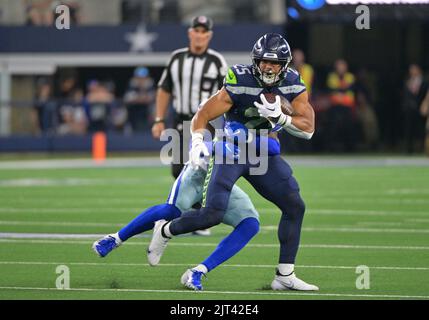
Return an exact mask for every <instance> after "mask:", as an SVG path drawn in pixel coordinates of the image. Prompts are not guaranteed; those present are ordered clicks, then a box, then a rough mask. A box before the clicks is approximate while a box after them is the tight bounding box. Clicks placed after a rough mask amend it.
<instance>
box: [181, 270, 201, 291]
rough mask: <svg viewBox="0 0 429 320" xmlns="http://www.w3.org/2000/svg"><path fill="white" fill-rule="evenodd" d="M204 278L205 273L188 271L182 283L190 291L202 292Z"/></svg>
mask: <svg viewBox="0 0 429 320" xmlns="http://www.w3.org/2000/svg"><path fill="white" fill-rule="evenodd" d="M202 276H206V274H205V273H204V272H201V271H197V270H193V269H188V270H186V271H185V273H184V274H183V275H182V278H180V282H181V283H182V284H183V285H184V286H185V287H187V288H188V289H191V290H195V291H202V290H203V286H202V285H201V278H202Z"/></svg>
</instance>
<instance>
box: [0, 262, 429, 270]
mask: <svg viewBox="0 0 429 320" xmlns="http://www.w3.org/2000/svg"><path fill="white" fill-rule="evenodd" d="M195 264H196V262H191V263H161V264H159V265H158V266H159V267H189V266H192V265H195ZM0 265H55V266H58V265H70V266H96V267H98V266H99V267H103V268H104V267H106V266H109V267H143V268H144V267H147V268H152V267H151V266H150V265H149V264H147V263H116V262H105V263H103V262H64V261H63V262H50V261H0ZM219 267H225V268H267V269H274V268H275V267H276V265H267V264H222V265H220V266H219ZM296 267H297V268H298V269H301V268H302V269H338V270H340V269H347V270H356V267H357V266H317V265H314V266H311V265H296ZM368 268H369V269H372V270H395V271H429V267H395V266H392V267H391V266H368Z"/></svg>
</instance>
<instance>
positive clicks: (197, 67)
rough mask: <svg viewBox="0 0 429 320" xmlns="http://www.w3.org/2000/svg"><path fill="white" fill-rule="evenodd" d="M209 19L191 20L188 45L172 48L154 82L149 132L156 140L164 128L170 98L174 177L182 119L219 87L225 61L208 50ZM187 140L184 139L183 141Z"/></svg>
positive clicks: (180, 165) (176, 168) (188, 115)
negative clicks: (176, 138) (176, 133)
mask: <svg viewBox="0 0 429 320" xmlns="http://www.w3.org/2000/svg"><path fill="white" fill-rule="evenodd" d="M212 28H213V22H212V20H211V19H210V18H208V17H206V16H198V17H195V18H193V19H192V22H191V26H190V28H189V29H188V37H189V47H186V48H182V49H178V50H176V51H174V52H173V53H172V55H171V57H170V60H169V62H168V65H167V67H166V68H165V69H164V72H163V74H162V76H161V79H160V80H159V83H158V90H157V93H156V118H155V122H154V124H153V126H152V135H153V137H154V138H155V139H159V137H160V136H161V133H162V131H163V130H164V129H165V122H164V121H165V116H166V114H167V109H168V105H169V103H170V98H171V97H172V98H173V107H174V109H175V111H176V112H175V118H174V127H175V129H177V130H178V131H179V133H180V141H181V145H180V163H179V164H175V163H173V164H172V167H171V169H172V174H173V176H174V178H177V177H178V176H179V174H180V171H182V168H183V166H184V159H183V145H182V143H183V141H182V140H183V121H186V120H191V119H192V117H193V116H194V114H195V113H196V111H197V110H198V106H199V105H200V104H201V102H203V101H205V100H207V99H208V98H209V97H210V96H211V95H213V94H214V93H216V92H217V90H219V89H220V88H221V87H222V84H223V79H224V77H225V75H226V70H227V64H226V62H225V59H224V57H223V56H222V55H221V54H220V53H219V52H217V51H215V50H212V49H209V43H210V40H211V38H212V36H213V31H212ZM185 143H188V142H185Z"/></svg>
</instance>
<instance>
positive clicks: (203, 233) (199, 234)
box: [192, 229, 211, 237]
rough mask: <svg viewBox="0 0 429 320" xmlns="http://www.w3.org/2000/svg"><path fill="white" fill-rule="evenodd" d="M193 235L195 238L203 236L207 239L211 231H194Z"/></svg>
mask: <svg viewBox="0 0 429 320" xmlns="http://www.w3.org/2000/svg"><path fill="white" fill-rule="evenodd" d="M192 234H193V235H194V236H203V237H207V236H209V235H211V232H210V229H203V230H196V231H193V232H192Z"/></svg>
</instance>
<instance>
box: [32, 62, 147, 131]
mask: <svg viewBox="0 0 429 320" xmlns="http://www.w3.org/2000/svg"><path fill="white" fill-rule="evenodd" d="M59 83H60V85H59V89H58V90H57V94H54V83H53V79H52V78H40V79H38V80H37V85H36V87H37V89H36V96H35V99H34V101H35V104H34V109H33V110H34V112H33V115H34V116H33V123H34V125H35V126H36V128H37V129H36V131H37V132H39V133H41V134H59V135H66V134H74V135H84V134H87V133H91V132H97V131H105V132H108V131H109V132H117V133H122V134H131V133H135V132H141V131H144V130H146V129H148V128H149V127H150V126H151V123H152V118H153V116H152V113H153V109H154V101H155V86H154V81H153V79H152V78H151V76H150V74H149V70H148V69H147V68H145V67H138V68H136V69H135V71H134V74H133V77H132V78H131V79H130V81H129V85H128V88H127V90H126V92H125V94H124V96H123V97H117V96H116V95H115V83H113V82H112V81H99V80H97V79H91V80H89V81H88V82H87V83H86V86H85V88H82V87H81V86H79V84H78V82H77V80H76V77H75V76H68V77H65V78H64V79H61V80H60V81H59Z"/></svg>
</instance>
